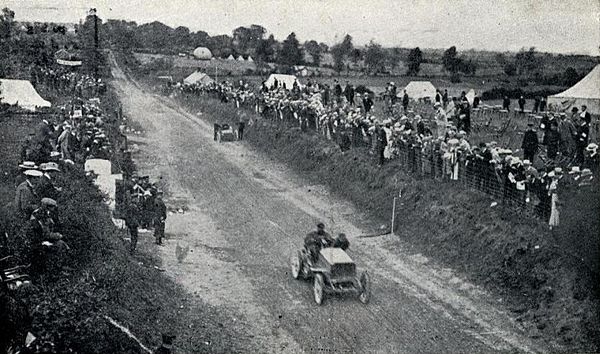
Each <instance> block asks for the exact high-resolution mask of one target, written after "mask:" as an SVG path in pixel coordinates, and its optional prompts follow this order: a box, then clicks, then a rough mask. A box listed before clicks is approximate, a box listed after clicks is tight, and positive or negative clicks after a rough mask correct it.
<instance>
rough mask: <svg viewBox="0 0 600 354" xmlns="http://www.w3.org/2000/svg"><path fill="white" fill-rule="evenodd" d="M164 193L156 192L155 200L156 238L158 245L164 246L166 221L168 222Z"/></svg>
mask: <svg viewBox="0 0 600 354" xmlns="http://www.w3.org/2000/svg"><path fill="white" fill-rule="evenodd" d="M162 196H163V192H162V191H157V192H156V199H155V200H154V238H155V240H156V244H157V245H162V239H163V237H165V221H166V220H167V206H166V205H165V202H164V201H163V198H162Z"/></svg>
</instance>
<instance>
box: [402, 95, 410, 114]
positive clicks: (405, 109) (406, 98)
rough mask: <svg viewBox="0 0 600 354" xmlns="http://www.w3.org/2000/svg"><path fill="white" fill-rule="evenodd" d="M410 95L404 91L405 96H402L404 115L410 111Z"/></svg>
mask: <svg viewBox="0 0 600 354" xmlns="http://www.w3.org/2000/svg"><path fill="white" fill-rule="evenodd" d="M408 100H409V98H408V93H406V90H404V96H402V107H404V113H406V111H407V110H408Z"/></svg>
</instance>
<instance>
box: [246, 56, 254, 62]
mask: <svg viewBox="0 0 600 354" xmlns="http://www.w3.org/2000/svg"><path fill="white" fill-rule="evenodd" d="M246 61H249V62H251V63H252V62H254V59H252V57H248V59H246Z"/></svg>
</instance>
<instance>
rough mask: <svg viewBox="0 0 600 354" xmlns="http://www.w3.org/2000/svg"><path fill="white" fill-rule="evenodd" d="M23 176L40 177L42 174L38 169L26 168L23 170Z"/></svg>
mask: <svg viewBox="0 0 600 354" xmlns="http://www.w3.org/2000/svg"><path fill="white" fill-rule="evenodd" d="M24 174H25V176H29V177H42V176H43V175H44V174H43V173H42V172H41V171H38V170H26V171H25V172H24Z"/></svg>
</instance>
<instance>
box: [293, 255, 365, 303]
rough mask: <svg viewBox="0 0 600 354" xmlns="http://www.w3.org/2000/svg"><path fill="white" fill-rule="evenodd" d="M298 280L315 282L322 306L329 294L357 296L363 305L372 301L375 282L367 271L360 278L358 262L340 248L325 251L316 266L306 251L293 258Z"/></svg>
mask: <svg viewBox="0 0 600 354" xmlns="http://www.w3.org/2000/svg"><path fill="white" fill-rule="evenodd" d="M291 266H292V276H293V277H294V279H310V278H313V294H314V299H315V302H316V303H317V304H318V305H321V304H322V303H323V299H324V298H325V294H326V293H338V294H343V293H353V294H356V295H358V299H359V300H360V302H362V303H363V304H366V303H368V302H369V300H370V298H371V279H370V277H369V274H368V273H367V272H366V271H363V272H361V273H360V275H358V273H357V270H356V265H355V264H354V261H353V260H352V259H351V258H350V256H348V254H347V253H346V252H345V251H344V250H342V249H341V248H337V247H326V248H323V249H321V251H320V252H319V255H318V259H317V261H316V262H312V261H311V257H310V252H309V251H308V250H307V249H302V250H300V251H298V252H296V253H295V254H293V255H292V259H291Z"/></svg>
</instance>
